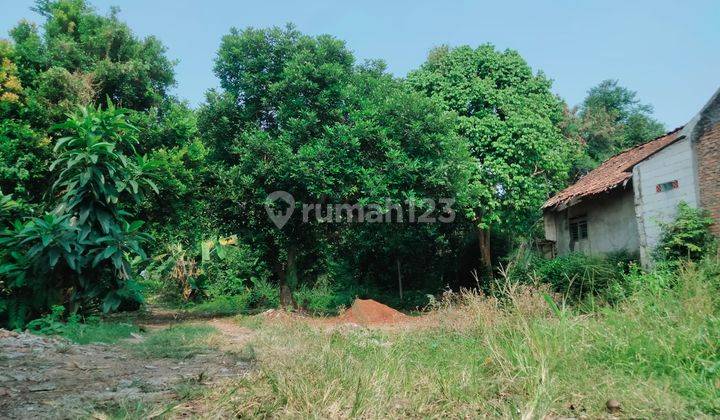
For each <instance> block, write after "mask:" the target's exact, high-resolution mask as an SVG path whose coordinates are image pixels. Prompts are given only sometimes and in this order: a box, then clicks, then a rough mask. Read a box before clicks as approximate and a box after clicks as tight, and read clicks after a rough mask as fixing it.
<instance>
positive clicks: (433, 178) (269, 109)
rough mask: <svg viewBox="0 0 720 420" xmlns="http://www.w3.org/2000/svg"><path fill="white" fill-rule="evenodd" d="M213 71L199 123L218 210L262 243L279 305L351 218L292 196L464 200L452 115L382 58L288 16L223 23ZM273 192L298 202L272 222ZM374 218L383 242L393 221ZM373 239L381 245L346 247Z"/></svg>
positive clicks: (467, 194) (323, 201) (467, 195)
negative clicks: (304, 210) (363, 58)
mask: <svg viewBox="0 0 720 420" xmlns="http://www.w3.org/2000/svg"><path fill="white" fill-rule="evenodd" d="M215 70H216V74H217V75H218V77H219V79H220V83H221V87H222V91H221V92H216V91H211V92H210V93H209V94H208V102H207V104H206V105H205V106H204V107H203V109H202V111H201V114H200V123H201V131H202V132H204V133H206V134H207V136H208V140H209V141H208V143H209V144H210V145H211V147H212V150H211V154H212V155H213V156H214V160H215V162H216V168H217V169H216V173H218V174H220V175H219V176H218V187H217V196H218V203H221V204H220V205H219V206H218V208H219V210H220V212H221V214H220V216H219V217H220V219H222V220H226V221H227V223H226V224H225V225H226V226H227V227H228V228H230V229H234V231H235V232H238V231H239V232H241V233H242V232H245V233H246V234H245V235H244V237H245V238H254V239H255V240H257V241H258V242H259V244H260V245H259V246H261V247H263V248H264V249H265V251H266V253H265V255H266V258H267V260H268V261H269V262H270V264H271V265H272V266H274V268H275V275H276V278H277V280H278V282H279V285H280V287H281V292H282V293H281V296H282V297H283V304H289V303H290V294H289V288H291V287H292V286H293V283H296V282H298V281H305V280H306V279H305V276H304V273H305V272H306V271H308V270H311V268H312V267H313V266H316V265H318V264H319V263H320V259H321V256H322V255H323V253H324V252H332V251H334V250H337V249H338V244H340V243H341V242H342V240H343V238H344V233H345V232H346V231H347V229H348V226H349V225H347V224H336V223H327V222H325V223H323V222H318V221H315V220H314V218H315V213H314V212H312V213H310V214H309V216H310V218H311V221H310V223H304V222H303V221H302V217H301V214H300V213H301V211H300V210H301V207H300V204H311V203H317V204H320V205H322V206H323V207H322V208H323V209H325V208H326V207H325V206H326V205H327V204H336V203H339V204H349V205H352V204H356V203H358V204H360V205H365V204H371V203H378V204H381V205H383V206H384V205H385V203H386V201H387V199H391V200H393V201H394V202H398V203H402V202H403V201H404V200H408V199H409V200H411V201H413V202H415V201H417V202H418V203H419V205H422V203H423V202H422V199H423V198H426V197H428V198H434V199H439V198H444V197H450V198H454V199H456V200H458V201H459V202H460V204H458V208H463V206H466V205H467V204H468V203H470V202H472V201H474V200H473V199H472V198H471V196H472V194H473V192H472V185H473V184H472V183H471V182H470V177H471V175H472V160H471V159H470V156H469V153H468V152H467V148H466V147H465V146H464V143H463V142H462V141H460V139H459V138H458V137H457V136H456V135H455V134H454V133H453V130H452V121H453V120H452V118H450V117H449V116H448V115H445V113H444V112H443V111H442V109H441V108H440V107H439V106H438V105H437V104H436V103H434V102H433V101H432V100H429V99H427V98H424V97H423V96H422V95H420V94H418V93H416V92H413V91H411V90H409V89H407V88H406V87H405V86H404V85H403V84H402V83H400V82H398V81H397V80H394V79H393V78H392V77H391V76H389V75H387V74H386V73H385V72H384V68H383V66H382V65H381V64H380V63H369V64H366V65H356V64H355V63H354V57H353V55H352V53H351V52H350V51H349V50H348V49H347V47H346V46H345V45H344V43H343V42H341V41H339V40H337V39H335V38H332V37H330V36H326V35H323V36H318V37H311V36H307V35H303V34H301V33H300V32H298V31H297V30H295V29H294V28H293V27H290V26H288V27H285V28H272V29H266V30H258V29H246V30H243V31H239V30H232V31H231V33H230V34H228V35H226V36H225V37H224V38H223V41H222V44H221V46H220V50H219V52H218V58H217V60H216V65H215ZM274 191H287V192H289V193H291V194H292V195H293V196H294V199H295V202H296V206H297V207H298V209H297V211H296V213H295V217H292V218H291V219H290V221H289V222H288V223H287V224H286V225H285V226H284V227H283V228H282V229H278V228H277V227H276V226H275V225H273V224H272V223H271V221H270V220H269V218H268V215H267V214H266V211H265V209H264V207H263V205H264V204H267V203H266V199H267V196H268V194H270V193H272V192H274ZM386 210H387V208H380V209H379V210H378V211H380V212H384V211H386ZM323 212H324V210H323ZM353 227H355V226H353ZM383 227H384V229H381V230H383V231H384V232H385V233H386V234H387V235H386V236H385V237H386V238H387V240H388V241H391V240H395V241H397V240H399V239H398V238H400V236H399V233H398V234H396V232H398V231H399V228H398V227H397V226H394V225H386V224H384V226H383ZM359 229H365V226H362V227H360V228H359ZM367 229H371V228H370V227H367ZM228 233H230V232H228ZM418 237H419V236H416V238H418ZM356 238H357V239H360V238H361V236H357V237H356ZM373 238H377V237H376V236H373ZM392 238H395V239H392ZM372 246H375V247H377V248H382V247H383V245H382V244H379V243H359V244H356V250H357V249H360V248H362V249H369V248H371V247H372Z"/></svg>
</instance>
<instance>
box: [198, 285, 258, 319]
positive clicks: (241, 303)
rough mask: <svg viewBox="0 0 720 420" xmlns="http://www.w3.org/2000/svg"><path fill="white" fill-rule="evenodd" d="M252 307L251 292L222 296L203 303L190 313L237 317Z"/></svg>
mask: <svg viewBox="0 0 720 420" xmlns="http://www.w3.org/2000/svg"><path fill="white" fill-rule="evenodd" d="M249 306H250V291H249V290H246V291H245V293H243V294H237V295H233V296H221V297H217V298H215V299H212V300H208V301H205V302H201V303H198V304H195V305H193V306H192V307H190V308H189V310H188V312H190V313H192V314H195V315H202V316H223V315H236V314H239V313H243V312H246V311H247V309H248V308H249Z"/></svg>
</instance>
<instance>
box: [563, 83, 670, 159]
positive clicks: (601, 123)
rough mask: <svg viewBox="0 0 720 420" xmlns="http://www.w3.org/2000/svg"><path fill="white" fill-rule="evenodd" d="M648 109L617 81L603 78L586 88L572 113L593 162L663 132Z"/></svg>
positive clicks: (634, 94)
mask: <svg viewBox="0 0 720 420" xmlns="http://www.w3.org/2000/svg"><path fill="white" fill-rule="evenodd" d="M652 110H653V108H652V106H650V105H647V104H642V103H640V100H639V99H638V98H637V93H636V92H634V91H632V90H629V89H627V88H625V87H622V86H620V85H619V84H618V81H617V80H604V81H602V82H600V83H599V84H598V85H597V86H595V87H593V88H592V89H590V90H589V91H588V94H587V97H586V98H585V100H584V101H583V103H582V104H581V105H580V107H579V108H578V109H577V111H576V113H577V117H578V119H579V126H580V136H581V137H582V138H583V139H584V140H585V142H586V144H587V154H588V155H589V156H590V158H591V159H593V160H594V162H595V164H596V165H597V164H599V163H600V162H602V161H604V160H606V159H607V158H609V157H610V156H612V155H614V154H617V153H618V152H620V151H622V150H624V149H628V148H630V147H633V146H636V145H638V144H642V143H645V142H646V141H648V140H651V139H653V138H655V137H657V136H660V135H662V134H664V133H665V127H664V126H663V125H662V124H661V123H659V122H658V121H657V120H655V119H654V118H653V117H652Z"/></svg>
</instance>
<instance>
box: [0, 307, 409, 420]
mask: <svg viewBox="0 0 720 420" xmlns="http://www.w3.org/2000/svg"><path fill="white" fill-rule="evenodd" d="M261 316H263V319H265V320H267V321H270V322H275V321H278V322H293V323H295V322H309V323H312V324H315V325H323V326H328V327H334V326H338V325H344V326H350V327H352V326H360V325H363V326H378V327H382V326H391V325H396V324H405V323H408V322H410V321H411V317H408V316H406V315H404V314H402V313H400V312H398V311H395V310H393V309H391V308H389V307H387V306H385V305H382V304H380V303H378V302H375V301H373V300H357V301H356V302H355V303H354V304H353V306H352V307H351V308H349V309H348V310H347V311H346V312H345V313H343V314H342V315H340V316H338V317H333V318H312V317H305V316H302V315H298V314H291V313H287V312H284V311H268V312H266V313H264V314H263V315H261ZM135 322H136V323H138V324H140V325H141V326H142V328H143V330H145V331H157V330H161V329H164V328H168V327H170V326H172V325H177V324H179V323H183V324H185V325H188V324H190V325H193V324H197V325H209V326H212V327H214V328H215V329H216V330H217V331H218V333H219V334H217V337H216V338H215V340H214V343H213V344H214V346H213V348H212V349H208V351H206V352H202V353H201V354H196V355H194V356H193V357H191V358H189V359H183V360H176V359H167V358H146V357H139V356H138V354H137V353H133V352H132V351H131V350H130V347H131V346H128V345H123V344H134V343H140V342H142V340H144V337H143V336H142V335H135V336H134V337H133V338H130V339H127V340H125V343H119V344H115V345H105V344H89V345H80V344H75V343H72V342H70V341H68V340H65V339H62V338H54V337H45V336H39V335H34V334H31V333H28V332H24V333H15V332H11V331H7V330H2V329H0V418H10V419H20V418H23V419H24V418H29V417H37V418H77V417H91V418H107V417H108V416H107V414H106V413H108V412H113V411H117V409H118V407H132V406H133V405H134V404H136V405H137V404H141V405H142V406H144V407H156V408H158V409H157V410H156V411H157V412H152V413H144V414H143V416H149V417H152V416H157V415H161V414H167V415H169V416H171V417H184V416H193V415H200V416H202V411H203V408H202V407H200V406H195V405H194V403H193V401H192V398H188V397H187V395H183V394H186V393H187V391H188V389H201V388H205V389H207V388H212V387H219V386H222V384H223V382H227V381H236V380H237V379H238V378H239V377H241V376H243V375H246V374H247V373H248V372H249V371H250V370H251V369H252V366H251V362H248V361H244V360H240V359H238V357H237V353H238V352H239V351H240V350H241V349H242V348H243V347H244V346H245V345H246V344H247V343H248V342H249V341H250V339H251V338H252V334H253V331H252V330H250V329H248V328H244V327H242V326H240V325H239V323H238V321H237V320H236V319H233V318H192V317H188V315H187V314H183V313H177V312H174V311H170V310H163V309H153V310H151V311H150V312H149V313H147V314H145V315H143V316H140V317H137V318H136V319H135Z"/></svg>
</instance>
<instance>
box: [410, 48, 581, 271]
mask: <svg viewBox="0 0 720 420" xmlns="http://www.w3.org/2000/svg"><path fill="white" fill-rule="evenodd" d="M408 83H409V85H410V86H412V87H413V88H414V89H416V90H417V91H419V92H422V93H424V94H426V95H427V96H429V97H431V98H434V99H437V100H439V101H440V102H441V103H442V104H443V106H444V107H445V109H447V110H449V111H452V112H454V113H455V114H456V115H457V120H456V123H455V131H456V132H457V133H458V135H459V136H460V137H461V138H463V139H464V141H465V142H466V143H467V146H468V147H469V149H470V152H471V153H472V156H473V157H474V159H475V162H476V165H477V175H476V178H475V180H474V182H476V183H477V185H478V187H479V189H480V193H479V194H480V200H479V201H478V202H477V206H476V207H475V209H476V215H475V224H476V226H477V227H478V242H479V244H480V247H481V264H482V266H484V267H485V268H487V267H489V266H490V246H489V243H490V239H489V227H490V225H491V224H500V225H501V226H503V228H505V229H506V230H507V231H508V232H523V231H527V230H529V226H530V225H531V224H532V223H534V221H535V220H537V216H538V212H539V208H540V206H541V205H542V203H543V201H544V200H545V199H546V198H547V197H548V195H549V193H550V192H551V191H554V190H556V189H558V188H559V187H560V186H562V185H563V183H564V181H565V179H566V177H567V173H568V169H569V164H568V162H569V161H570V159H569V158H570V153H571V151H572V150H573V146H572V144H571V143H569V142H568V141H566V139H565V138H563V135H562V133H561V130H560V123H561V121H562V120H563V102H562V101H561V100H560V99H559V98H557V97H556V96H555V95H553V94H552V92H551V91H550V86H551V82H550V81H549V80H548V79H547V78H546V77H545V76H544V75H543V74H542V73H539V74H533V72H532V70H531V69H530V67H529V66H528V64H527V63H526V62H525V60H523V58H522V57H521V56H520V55H519V54H518V53H517V52H515V51H512V50H506V51H503V52H501V51H497V50H496V49H495V48H494V47H493V46H492V45H481V46H480V47H478V48H471V47H469V46H462V47H458V48H448V47H440V48H436V49H434V50H432V51H431V52H430V54H429V55H428V59H427V61H426V62H425V63H424V64H423V65H422V66H421V67H420V68H419V69H418V70H416V71H413V72H411V73H410V74H409V75H408Z"/></svg>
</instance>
